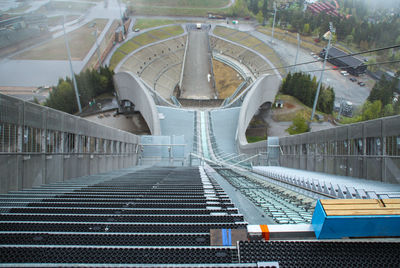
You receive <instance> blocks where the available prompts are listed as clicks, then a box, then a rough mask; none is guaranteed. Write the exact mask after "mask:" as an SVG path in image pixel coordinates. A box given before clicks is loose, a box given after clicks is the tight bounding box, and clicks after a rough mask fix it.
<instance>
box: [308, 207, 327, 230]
mask: <svg viewBox="0 0 400 268" xmlns="http://www.w3.org/2000/svg"><path fill="white" fill-rule="evenodd" d="M325 219H326V214H325V210H324V208H323V207H322V204H321V202H320V201H319V200H318V201H317V204H316V206H315V209H314V214H313V217H312V220H311V225H312V226H313V228H314V232H315V236H316V237H317V238H319V236H320V233H321V231H322V229H323V226H324V222H325Z"/></svg>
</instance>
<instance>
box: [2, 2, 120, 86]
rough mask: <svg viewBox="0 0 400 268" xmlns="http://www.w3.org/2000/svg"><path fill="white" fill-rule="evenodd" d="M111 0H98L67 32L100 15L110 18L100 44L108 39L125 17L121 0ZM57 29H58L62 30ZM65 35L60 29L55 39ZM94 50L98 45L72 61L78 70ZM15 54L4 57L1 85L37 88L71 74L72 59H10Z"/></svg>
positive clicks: (101, 35)
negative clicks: (113, 26)
mask: <svg viewBox="0 0 400 268" xmlns="http://www.w3.org/2000/svg"><path fill="white" fill-rule="evenodd" d="M108 2H109V3H108V6H107V8H104V3H103V1H100V2H98V3H97V5H96V6H95V7H93V8H92V9H90V10H89V11H88V12H87V13H86V14H85V16H83V17H82V19H81V20H79V21H78V22H77V23H73V24H69V25H67V26H66V31H67V32H71V31H73V30H76V29H78V28H79V27H81V26H83V25H85V24H86V23H88V22H89V21H91V20H93V19H96V18H105V19H109V21H108V23H107V25H106V26H105V28H104V30H103V31H102V33H101V34H100V35H99V44H100V43H101V40H102V39H103V38H104V36H105V34H106V32H107V31H108V29H109V28H110V26H111V24H112V20H113V19H120V18H121V16H120V8H119V5H118V0H108ZM121 10H122V12H123V11H124V10H125V6H124V5H123V4H121ZM60 14H61V13H60ZM75 22H76V21H75ZM54 30H55V31H58V30H59V29H54ZM62 34H63V33H62V31H61V32H56V33H55V34H53V38H56V37H58V36H61V35H62ZM35 46H38V44H36V45H34V46H32V47H35ZM25 50H26V49H25ZM25 50H24V51H25ZM20 52H22V51H20ZM20 52H19V53H20ZM94 53H96V44H93V46H92V48H91V50H90V51H89V53H88V54H87V55H86V57H85V58H84V59H83V60H82V61H73V62H72V65H73V69H74V72H75V73H80V71H81V70H82V69H83V67H84V66H85V65H86V64H87V62H88V61H89V59H90V57H91V56H92V55H93V54H94ZM14 55H15V54H13V55H10V56H9V57H8V58H5V59H1V60H0V86H21V87H29V86H36V87H37V86H44V85H56V84H57V82H58V79H59V78H60V77H62V78H65V77H66V76H71V71H70V69H69V63H68V61H55V60H51V61H47V60H12V59H10V58H11V57H12V56H14Z"/></svg>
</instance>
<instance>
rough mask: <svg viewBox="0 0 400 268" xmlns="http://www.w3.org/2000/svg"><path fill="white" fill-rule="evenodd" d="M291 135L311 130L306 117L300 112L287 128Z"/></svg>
mask: <svg viewBox="0 0 400 268" xmlns="http://www.w3.org/2000/svg"><path fill="white" fill-rule="evenodd" d="M287 131H288V132H289V134H290V135H295V134H300V133H304V132H308V131H310V128H309V127H308V124H307V121H306V119H305V118H304V117H303V115H302V114H301V113H300V112H299V113H297V114H296V116H295V118H294V119H293V122H292V125H291V126H290V127H289V128H288V129H287Z"/></svg>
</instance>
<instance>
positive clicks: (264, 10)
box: [261, 0, 268, 26]
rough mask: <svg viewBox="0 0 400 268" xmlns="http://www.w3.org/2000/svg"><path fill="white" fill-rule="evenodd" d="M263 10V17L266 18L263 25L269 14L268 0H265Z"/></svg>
mask: <svg viewBox="0 0 400 268" xmlns="http://www.w3.org/2000/svg"><path fill="white" fill-rule="evenodd" d="M261 11H262V14H263V18H264V20H263V24H262V25H263V26H265V21H266V20H267V15H268V0H264V4H263V6H262V9H261Z"/></svg>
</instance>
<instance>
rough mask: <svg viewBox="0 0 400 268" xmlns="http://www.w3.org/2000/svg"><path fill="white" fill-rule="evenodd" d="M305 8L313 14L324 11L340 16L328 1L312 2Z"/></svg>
mask: <svg viewBox="0 0 400 268" xmlns="http://www.w3.org/2000/svg"><path fill="white" fill-rule="evenodd" d="M307 9H308V10H309V11H311V12H312V13H313V14H319V13H326V14H328V15H331V16H334V17H340V14H339V13H338V12H337V11H336V7H335V6H334V5H332V4H330V3H323V2H318V3H314V4H311V5H309V6H308V7H307Z"/></svg>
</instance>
